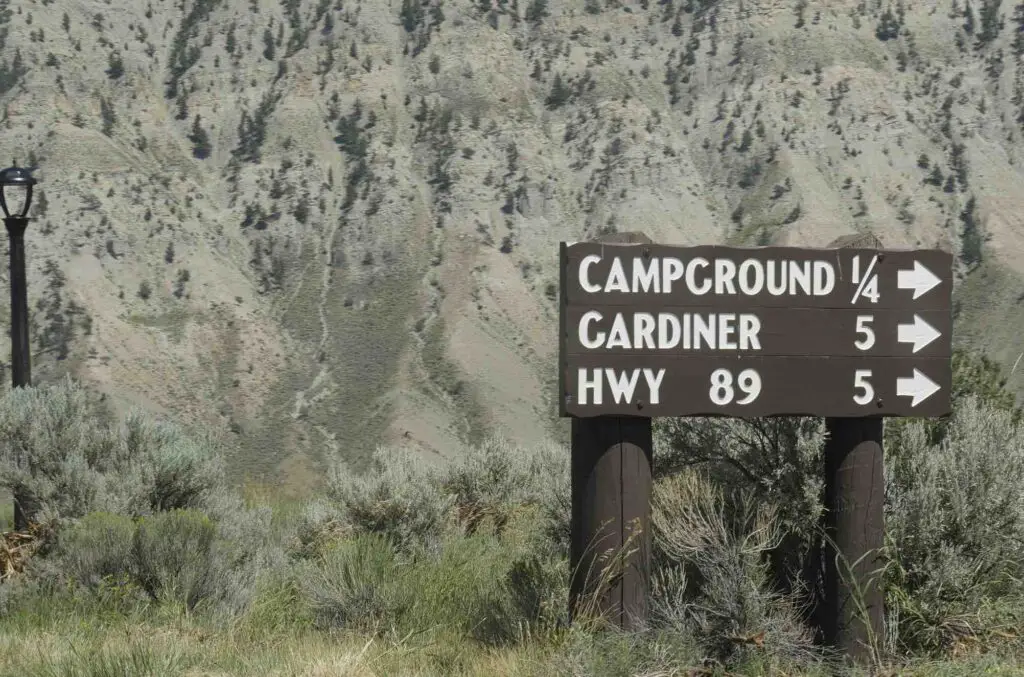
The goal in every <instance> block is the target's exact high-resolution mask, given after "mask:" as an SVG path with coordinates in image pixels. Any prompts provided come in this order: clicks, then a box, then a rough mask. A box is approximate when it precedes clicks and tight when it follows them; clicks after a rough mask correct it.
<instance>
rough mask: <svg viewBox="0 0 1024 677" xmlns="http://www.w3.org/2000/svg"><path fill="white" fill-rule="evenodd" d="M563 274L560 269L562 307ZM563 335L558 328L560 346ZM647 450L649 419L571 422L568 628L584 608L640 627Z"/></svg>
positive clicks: (623, 236)
mask: <svg viewBox="0 0 1024 677" xmlns="http://www.w3.org/2000/svg"><path fill="white" fill-rule="evenodd" d="M597 241H598V242H605V243H609V244H651V240H650V239H649V238H648V237H647V236H646V235H644V234H643V233H616V234H613V235H608V236H603V237H600V238H598V240H597ZM565 275H566V271H565V269H564V268H563V269H562V274H561V281H562V288H561V303H563V304H564V303H565V288H566V287H565V285H566V277H565ZM562 315H563V318H564V313H562ZM566 331H568V328H567V327H565V326H562V327H560V340H562V341H564V340H565V338H566V336H567V334H566ZM563 369H564V367H562V368H560V372H562V370H563ZM561 376H562V386H563V387H562V389H561V392H562V396H563V397H565V396H566V392H565V387H564V384H565V374H564V373H561ZM652 452H653V442H652V435H651V419H650V418H641V417H636V416H598V417H594V418H573V419H572V461H571V467H572V471H571V472H572V480H571V482H572V541H571V546H570V554H569V566H570V589H569V605H570V608H569V618H570V622H571V620H572V619H573V617H574V616H578V614H579V613H581V612H582V611H584V610H585V609H586V610H589V611H593V612H596V613H598V614H600V615H602V616H604V617H605V618H607V619H609V620H610V621H611V622H612V623H614V624H615V625H617V626H619V627H620V628H623V629H636V628H639V627H641V626H642V625H643V624H644V622H645V621H646V619H647V595H648V587H649V583H650V576H649V571H650V557H651V529H650V521H651V483H652V480H651V464H652ZM624 546H625V547H624ZM609 565H611V568H610V569H609V568H608V567H609ZM588 607H589V609H587V608H588Z"/></svg>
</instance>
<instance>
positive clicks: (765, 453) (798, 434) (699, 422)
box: [654, 418, 825, 589]
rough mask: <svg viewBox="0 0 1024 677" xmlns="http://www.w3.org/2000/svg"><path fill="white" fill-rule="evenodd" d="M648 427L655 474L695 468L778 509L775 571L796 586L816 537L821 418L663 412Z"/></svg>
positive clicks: (822, 437)
mask: <svg viewBox="0 0 1024 677" xmlns="http://www.w3.org/2000/svg"><path fill="white" fill-rule="evenodd" d="M654 432H655V448H656V450H657V452H656V453H657V458H658V463H657V464H656V466H655V468H654V471H655V473H656V476H658V477H667V476H671V475H673V474H675V473H677V472H680V471H682V470H683V469H686V468H698V469H701V470H702V471H703V472H705V473H706V474H707V477H708V479H709V481H711V482H712V483H713V484H715V485H716V486H721V487H730V488H732V489H737V490H743V491H749V492H751V495H752V496H754V497H756V498H757V500H762V501H765V502H767V503H770V504H772V505H775V506H776V507H777V514H776V517H775V519H776V520H778V522H779V524H780V527H781V529H782V532H783V534H784V538H783V542H782V543H781V544H780V546H779V547H778V548H776V549H775V550H774V552H773V553H772V559H773V571H774V577H775V578H776V581H777V583H778V584H779V585H781V586H782V588H783V589H789V588H791V587H793V586H794V585H796V583H795V578H796V572H797V571H799V570H802V569H803V567H804V565H805V559H806V556H807V554H808V553H809V552H810V551H811V548H813V547H814V546H815V544H816V543H817V541H818V524H819V518H820V515H821V512H822V493H821V492H822V477H823V476H824V468H823V466H822V455H821V452H822V449H823V446H824V442H825V426H824V421H823V420H822V419H816V418H766V419H749V420H742V419H727V418H676V419H668V418H666V419H657V420H656V421H655V423H654ZM726 498H727V499H729V500H731V498H730V497H729V496H727V497H726Z"/></svg>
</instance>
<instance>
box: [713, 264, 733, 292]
mask: <svg viewBox="0 0 1024 677" xmlns="http://www.w3.org/2000/svg"><path fill="white" fill-rule="evenodd" d="M734 277H736V264H735V263H733V262H732V261H730V260H729V259H715V293H716V294H735V293H736V287H735V286H734V285H733V283H732V279H733V278H734Z"/></svg>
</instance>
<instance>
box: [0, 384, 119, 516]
mask: <svg viewBox="0 0 1024 677" xmlns="http://www.w3.org/2000/svg"><path fill="white" fill-rule="evenodd" d="M93 421H94V418H93V412H92V411H91V410H90V407H89V404H88V401H87V399H86V394H85V391H84V390H82V389H81V388H79V387H78V386H77V385H76V384H74V383H73V382H72V381H71V380H70V379H65V380H64V381H62V382H60V383H58V384H57V385H55V386H52V387H36V388H15V389H12V390H10V391H8V392H7V393H6V394H5V395H4V397H3V398H2V399H0V486H3V487H5V488H7V489H9V490H10V491H11V493H13V494H14V496H15V497H17V498H18V500H19V501H20V502H21V504H22V509H23V510H24V511H25V515H26V517H27V518H28V519H29V521H30V522H43V521H49V520H51V519H53V518H56V517H59V516H68V517H79V516H81V515H84V514H86V513H87V512H90V511H91V510H93V509H95V508H96V507H98V506H99V505H101V504H103V503H104V498H105V497H104V482H103V477H102V475H101V474H100V472H99V471H98V470H97V468H96V467H95V463H92V462H90V461H92V460H94V456H95V454H94V451H95V450H96V449H97V448H98V447H99V446H101V444H102V442H103V439H102V430H101V429H100V428H98V427H97V426H96V425H95V424H94V423H93Z"/></svg>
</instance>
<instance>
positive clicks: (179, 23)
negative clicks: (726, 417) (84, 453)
mask: <svg viewBox="0 0 1024 677" xmlns="http://www.w3.org/2000/svg"><path fill="white" fill-rule="evenodd" d="M0 7H2V8H3V9H2V11H0V21H2V24H0V55H2V61H0V103H2V105H3V112H2V125H3V134H2V135H0V157H3V158H6V159H9V158H13V159H16V160H17V161H18V162H20V163H26V164H30V165H34V166H37V167H38V169H37V170H36V175H37V176H38V177H39V179H40V180H41V184H40V188H41V193H42V198H43V199H41V200H40V201H39V203H38V205H37V207H36V209H35V211H34V215H35V216H36V217H37V221H36V223H35V224H34V225H33V226H32V229H31V231H30V233H29V236H28V247H29V249H28V252H29V257H30V271H29V274H30V285H31V286H30V293H31V295H32V297H33V301H32V307H33V321H34V324H35V326H34V330H33V331H34V346H35V364H36V368H35V374H36V379H37V381H39V380H45V379H52V378H55V377H56V376H58V375H59V374H61V373H65V372H71V373H74V374H75V375H77V376H78V377H80V378H83V379H85V380H86V381H87V382H89V383H90V384H92V385H93V386H94V387H95V388H96V389H97V391H99V392H102V393H104V394H105V395H106V396H108V397H109V401H111V402H113V403H114V404H115V405H116V407H117V408H124V407H126V406H129V405H132V404H138V405H142V406H145V407H147V408H150V409H153V410H155V411H165V412H173V413H174V414H175V415H176V416H179V417H181V418H184V419H186V420H190V421H193V422H197V423H202V424H204V425H211V426H215V427H217V428H218V429H222V430H227V431H231V433H232V437H233V439H235V440H236V442H237V446H238V457H237V458H236V461H235V467H236V469H237V470H239V471H240V472H246V473H253V474H255V473H266V474H267V476H268V477H274V478H284V479H286V480H287V481H288V482H289V483H291V484H293V485H302V484H304V483H306V482H308V481H311V478H313V477H315V474H316V459H317V458H318V457H319V454H320V451H321V450H322V449H323V448H325V447H333V448H336V449H339V450H341V451H342V452H343V453H345V454H347V455H349V456H350V457H351V458H353V459H361V458H365V457H366V455H367V454H368V453H369V452H370V451H371V450H372V449H373V446H374V445H375V444H377V443H402V444H414V445H419V446H421V447H422V448H423V449H424V451H425V453H428V454H431V455H440V456H444V455H446V454H449V453H452V450H453V449H455V448H457V447H458V443H459V442H460V441H467V440H468V441H472V440H474V439H477V438H479V437H480V436H481V435H483V434H485V433H486V432H487V431H489V430H499V431H502V432H504V433H505V434H507V435H509V436H511V437H513V438H515V439H518V440H521V441H525V442H529V441H532V440H537V439H540V438H542V437H546V436H550V435H560V434H564V427H563V426H561V425H560V424H559V422H558V421H557V420H556V419H554V418H553V416H552V411H553V407H552V403H551V395H552V386H553V377H554V373H555V368H554V365H555V351H556V343H555V338H556V336H555V331H554V326H555V321H556V306H555V301H556V291H555V283H556V281H557V243H558V242H559V241H560V240H565V239H568V240H577V239H583V238H586V237H590V236H593V235H595V234H597V233H600V232H604V231H607V230H613V229H619V230H642V231H645V232H646V233H647V234H648V235H650V236H651V237H652V238H653V239H654V240H655V241H660V242H666V243H678V244H695V243H707V242H729V243H748V244H756V243H762V244H763V243H769V242H772V243H779V244H795V245H806V246H822V245H825V244H827V243H829V242H830V241H831V240H833V239H834V238H836V237H837V236H839V235H844V234H849V233H854V232H865V231H871V232H873V233H874V234H875V235H877V236H878V237H879V238H880V239H881V241H882V242H883V243H884V244H885V245H886V246H893V247H907V246H910V247H912V246H929V247H930V246H942V247H950V248H952V249H953V250H954V251H956V252H957V254H958V255H959V259H960V261H961V267H962V270H961V271H960V274H961V275H962V276H963V281H962V283H961V284H960V286H959V291H958V292H957V294H958V318H959V320H958V321H959V325H958V326H959V333H958V335H957V341H958V342H962V343H967V344H970V345H971V346H974V347H978V348H981V349H984V350H986V351H987V352H988V353H989V354H990V355H991V356H993V357H995V358H997V359H998V360H1000V361H1001V362H1002V363H1004V364H1005V365H1006V366H1007V369H1008V371H1009V369H1010V368H1012V367H1013V365H1014V363H1015V361H1016V360H1017V359H1018V355H1019V354H1020V353H1021V351H1024V346H1022V345H1021V343H1022V342H1021V339H1020V338H1019V337H1020V336H1022V335H1024V294H1022V291H1024V216H1022V215H1024V192H1022V191H1021V190H1020V186H1021V179H1022V175H1021V172H1020V170H1019V168H1018V167H1019V164H1020V162H1021V160H1022V159H1024V156H1022V151H1024V145H1022V143H1021V135H1022V132H1024V126H1022V125H1024V67H1022V66H1021V65H1020V63H1019V55H1020V54H1021V53H1024V33H1022V32H1021V29H1022V26H1024V10H1021V9H1019V8H1017V7H1014V6H1012V5H1009V4H1006V3H1003V4H1000V3H999V1H998V0H983V1H982V2H981V3H978V2H977V0H975V2H972V3H970V4H966V3H962V2H961V1H960V0H953V1H952V2H948V1H947V0H943V2H941V3H936V2H928V3H914V4H913V5H911V4H909V3H895V4H888V3H881V2H873V1H872V2H859V3H856V2H846V1H842V0H839V1H835V2H827V3H825V2H822V3H809V2H807V1H806V0H798V1H793V2H777V1H774V0H763V1H758V2H752V1H750V0H743V1H735V2H701V1H699V0H661V1H653V0H643V1H640V2H625V1H619V0H559V1H558V2H544V1H543V0H520V1H519V2H518V3H517V2H515V1H512V2H510V1H508V0H483V1H473V2H471V1H469V0H457V1H456V0H428V1H426V2H419V1H418V0H363V1H362V2H358V1H356V0H280V1H279V0H273V1H271V0H248V1H243V0H185V1H184V2H176V1H171V0H145V1H143V0H133V1H132V2H128V1H126V0H103V1H96V0H90V1H87V2H86V1H81V0H25V1H24V2H11V1H10V0H2V1H0ZM4 274H5V276H6V271H4ZM7 313H8V309H7V304H6V303H5V304H2V306H0V315H2V316H0V321H2V322H5V323H6V322H7ZM7 350H8V347H7V345H3V346H0V351H4V352H2V353H0V354H4V355H6V354H9V353H8V352H6V351H7ZM1011 385H1012V386H1013V387H1014V388H1016V389H1017V391H1018V392H1022V391H1024V368H1020V367H1018V368H1017V370H1016V371H1015V372H1014V373H1013V375H1012V376H1011Z"/></svg>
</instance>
